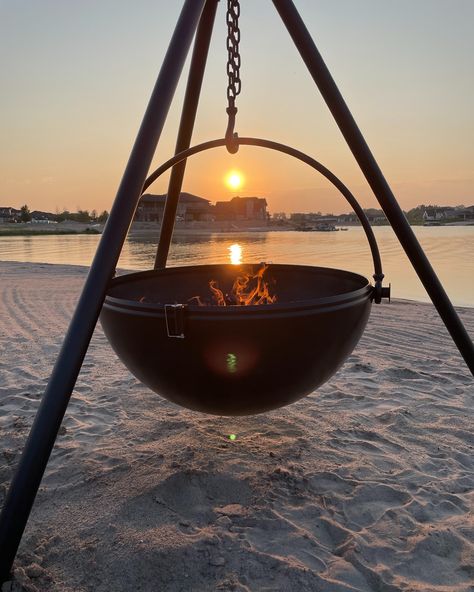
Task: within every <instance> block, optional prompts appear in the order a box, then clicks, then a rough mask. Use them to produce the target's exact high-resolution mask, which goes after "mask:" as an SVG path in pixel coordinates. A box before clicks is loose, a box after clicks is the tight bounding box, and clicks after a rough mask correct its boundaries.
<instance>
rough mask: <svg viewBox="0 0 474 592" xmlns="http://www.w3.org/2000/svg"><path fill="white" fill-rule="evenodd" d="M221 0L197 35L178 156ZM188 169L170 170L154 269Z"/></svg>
mask: <svg viewBox="0 0 474 592" xmlns="http://www.w3.org/2000/svg"><path fill="white" fill-rule="evenodd" d="M218 1H219V0H207V2H206V6H205V7H204V10H203V12H202V17H201V21H200V23H199V27H198V30H197V33H196V40H195V42H194V50H193V55H192V59H191V65H190V67H189V78H188V84H187V86H186V93H185V95H184V103H183V112H182V114H181V122H180V125H179V131H178V138H177V141H176V149H175V154H177V153H178V152H182V151H183V150H186V149H187V148H189V146H190V143H191V136H192V133H193V127H194V121H195V119H196V112H197V108H198V103H199V95H200V93H201V86H202V79H203V77H204V70H205V67H206V62H207V54H208V52H209V45H210V43H211V35H212V29H213V27H214V20H215V16H216V10H217V3H218ZM185 169H186V160H182V161H181V162H180V163H178V164H177V165H175V166H174V167H173V169H172V171H171V175H170V181H169V185H168V196H167V198H166V204H165V209H164V212H163V221H162V224H161V231H160V241H159V244H158V250H157V253H156V259H155V269H162V268H164V267H166V261H167V259H168V253H169V250H170V244H171V237H172V235H173V228H174V223H175V219H176V211H177V209H178V201H179V194H180V193H181V187H182V185H183V178H184V171H185Z"/></svg>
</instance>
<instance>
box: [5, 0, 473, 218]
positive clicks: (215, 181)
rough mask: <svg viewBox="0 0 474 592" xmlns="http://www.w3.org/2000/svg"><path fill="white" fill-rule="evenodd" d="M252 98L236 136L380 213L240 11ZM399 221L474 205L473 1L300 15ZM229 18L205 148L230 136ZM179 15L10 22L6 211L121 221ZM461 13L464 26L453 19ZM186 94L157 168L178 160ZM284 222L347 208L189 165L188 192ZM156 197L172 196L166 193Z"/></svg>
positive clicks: (207, 113)
mask: <svg viewBox="0 0 474 592" xmlns="http://www.w3.org/2000/svg"><path fill="white" fill-rule="evenodd" d="M241 4H242V17H241V31H242V40H241V53H242V67H241V76H242V94H241V95H240V96H239V97H238V100H237V106H238V108H239V113H238V116H237V125H236V129H237V131H238V132H239V133H240V135H251V136H257V137H266V138H269V139H272V140H276V141H281V142H283V143H286V144H290V145H293V146H295V147H296V148H298V149H301V150H303V151H306V152H308V153H309V154H310V155H311V156H313V157H315V158H317V159H318V160H320V161H321V162H322V163H323V164H324V165H326V166H328V167H329V168H330V169H331V170H333V171H334V172H335V173H336V174H337V175H338V176H339V177H340V178H341V179H342V180H343V181H344V182H345V183H346V184H347V185H348V186H349V187H350V189H351V190H352V191H353V192H354V193H355V195H356V196H357V197H358V198H359V199H360V201H361V203H362V204H363V205H364V206H365V207H374V206H377V202H376V200H375V198H374V197H373V196H372V194H371V191H370V189H369V188H368V186H367V184H366V182H365V180H364V178H363V176H362V174H361V173H360V171H359V169H358V167H357V165H356V163H355V161H354V159H353V157H352V155H351V154H350V151H349V150H348V148H347V146H346V145H345V142H344V140H343V139H342V136H341V134H340V132H339V130H338V129H337V126H336V125H335V123H334V121H333V120H332V117H331V115H330V113H329V111H328V110H327V108H326V106H325V104H324V103H323V101H322V99H321V97H320V95H319V93H318V91H317V89H316V88H315V86H314V83H313V82H312V80H311V79H310V77H309V75H308V74H307V71H306V70H305V67H304V65H303V63H302V62H301V60H300V58H299V57H298V55H297V53H296V50H295V49H294V47H293V46H292V43H291V41H290V39H289V37H288V35H287V33H286V31H285V30H284V28H283V25H282V24H281V21H279V18H278V16H277V14H276V12H275V10H274V9H273V6H272V4H271V2H264V1H263V0H259V1H258V2H251V3H250V2H247V3H246V2H242V3H241ZM295 4H296V6H297V7H298V9H299V10H300V12H301V14H302V16H303V18H304V19H305V21H306V23H307V26H308V28H309V29H310V31H311V33H312V34H313V36H314V38H315V41H316V43H317V45H318V47H319V49H320V51H321V53H322V55H323V57H324V59H325V60H326V62H327V64H328V66H329V68H330V70H331V72H332V74H333V76H334V78H335V80H336V82H337V83H338V85H339V87H340V90H341V92H342V94H343V96H344V97H345V99H346V101H347V103H348V105H349V108H350V109H351V111H352V113H353V115H354V117H355V119H356V121H357V122H358V124H359V126H360V128H361V130H362V132H363V134H364V135H365V137H366V140H367V142H368V144H369V146H370V147H371V149H372V151H373V153H374V155H375V157H376V159H377V161H378V162H379V165H380V166H381V168H382V170H383V172H384V174H385V176H386V177H387V180H388V181H389V183H390V184H391V186H392V189H393V190H394V192H395V194H396V195H397V198H398V199H399V202H400V205H401V206H402V207H403V208H404V209H409V208H410V207H413V206H415V205H417V204H420V203H439V204H449V205H457V204H461V203H464V204H466V205H471V204H473V203H474V166H473V158H472V154H473V148H474V140H473V138H474V114H473V109H472V105H473V104H474V82H473V77H472V72H473V71H474V35H472V22H474V3H473V2H472V1H471V0H454V2H453V3H448V2H446V1H444V0H417V2H416V3H413V2H412V1H410V2H409V1H408V0H399V1H397V2H382V3H381V2H379V1H378V0H377V1H376V0H362V1H361V2H353V1H352V0H338V2H336V3H329V2H327V1H323V0H296V1H295ZM224 5H225V3H220V5H219V12H218V21H217V24H216V29H215V35H214V37H213V43H212V46H211V54H210V58H209V63H208V69H207V71H206V77H205V80H204V88H203V93H202V99H201V103H200V108H199V113H198V120H197V123H196V128H195V134H194V142H195V143H197V142H201V141H204V140H208V139H213V138H217V137H222V135H223V134H224V131H225V126H226V114H225V108H226V99H225V90H226V84H227V80H226V75H225V60H226V52H225V27H224V16H225V15H224ZM180 7H181V3H180V2H173V3H171V4H170V3H169V2H165V0H156V1H155V2H149V1H147V0H137V2H134V3H117V2H113V1H112V0H103V1H102V2H101V3H96V2H93V1H92V0H84V1H83V2H80V3H65V2H63V1H60V0H45V1H44V2H41V3H38V2H35V0H25V1H24V2H21V3H16V2H11V3H2V5H1V7H0V64H1V71H2V87H3V89H5V90H4V91H3V92H2V93H1V95H0V122H1V129H2V134H1V137H2V140H1V143H0V163H1V170H2V174H1V175H0V205H1V206H8V205H11V206H14V207H20V206H21V205H22V204H24V203H27V204H28V205H29V206H30V209H42V210H49V211H55V210H56V209H60V210H61V209H63V208H67V209H69V210H76V209H78V208H82V209H89V210H90V209H96V210H102V209H110V207H111V204H112V201H113V199H114V196H115V193H116V190H117V187H118V185H119V182H120V179H121V175H122V173H123V169H124V167H125V164H126V161H127V159H128V155H129V152H130V149H131V146H132V144H133V141H134V138H135V135H136V133H137V130H138V126H139V124H140V121H141V118H142V116H143V112H144V110H145V107H146V104H147V101H148V97H149V94H150V92H151V89H152V86H153V84H154V81H155V79H156V76H157V73H158V71H159V66H160V63H161V60H162V58H163V55H164V52H165V51H166V46H167V43H168V41H169V39H170V36H171V33H172V30H173V28H174V25H175V22H176V18H177V16H178V14H179V10H180ZM453 7H455V10H454V9H453ZM183 88H184V84H183V83H181V84H180V87H179V89H178V92H177V96H176V100H175V103H174V105H173V108H172V110H171V112H170V116H169V120H168V122H167V124H166V126H165V129H164V132H163V136H162V141H161V142H160V145H159V147H158V150H157V153H156V157H155V165H158V164H160V163H161V162H163V161H164V160H166V159H167V158H169V157H170V156H171V154H172V152H173V148H174V144H175V138H176V130H177V125H178V121H179V108H180V105H181V101H182V95H183ZM234 168H238V169H241V170H242V172H243V173H244V174H245V177H246V183H245V186H244V187H243V189H242V190H240V191H239V194H240V195H258V196H260V197H265V198H267V201H268V203H269V209H270V211H272V212H276V211H286V212H290V211H317V210H321V211H325V212H330V211H333V212H343V211H348V210H349V208H348V206H346V204H345V202H344V201H343V200H342V198H340V197H339V196H337V195H335V194H334V192H333V190H332V188H331V187H330V186H329V185H328V183H327V182H326V181H325V180H324V179H322V178H320V177H319V176H318V175H317V173H315V172H314V171H312V170H311V169H309V168H308V167H305V165H302V164H300V163H298V162H296V161H292V160H291V159H290V158H289V157H285V156H282V155H278V154H273V153H271V152H266V151H264V150H262V149H258V148H241V150H240V152H239V153H238V154H237V155H235V156H231V155H229V154H227V153H226V152H225V150H224V149H219V150H214V151H212V152H209V153H206V154H204V155H200V156H196V157H195V158H194V159H193V160H192V161H190V162H189V166H188V171H187V175H186V178H185V183H184V188H183V189H184V190H186V191H189V192H192V193H195V194H197V195H201V196H202V197H206V198H208V199H211V200H213V201H215V200H217V199H227V198H229V197H231V196H232V195H233V194H234V193H235V192H231V191H230V190H229V189H228V188H227V187H226V186H225V184H224V183H223V177H224V175H225V173H226V172H227V171H228V170H230V169H234ZM151 191H154V192H156V193H163V192H165V191H166V179H163V180H160V182H158V183H156V184H155V185H154V186H153V187H152V189H151Z"/></svg>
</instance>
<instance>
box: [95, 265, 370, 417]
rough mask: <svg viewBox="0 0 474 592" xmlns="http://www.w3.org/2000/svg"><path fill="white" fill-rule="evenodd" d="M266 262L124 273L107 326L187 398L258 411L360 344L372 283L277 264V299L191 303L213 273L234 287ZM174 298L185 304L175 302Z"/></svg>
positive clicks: (197, 403) (192, 405) (156, 386)
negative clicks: (248, 302) (233, 303)
mask: <svg viewBox="0 0 474 592" xmlns="http://www.w3.org/2000/svg"><path fill="white" fill-rule="evenodd" d="M259 267H260V265H200V266H192V267H171V268H167V269H163V270H156V271H145V272H141V273H134V274H130V275H125V276H121V277H117V278H115V279H113V280H112V281H111V284H110V289H109V290H108V294H107V297H106V299H105V303H104V306H103V308H102V313H101V316H100V320H101V323H102V327H103V328H104V332H105V334H106V336H107V338H108V339H109V341H110V343H111V344H112V347H113V348H114V350H115V352H116V353H117V355H118V356H119V358H120V359H121V360H122V361H123V363H124V364H125V366H127V368H128V369H129V370H130V371H131V372H132V374H134V375H135V376H136V377H137V378H138V379H139V380H140V381H142V382H143V383H144V384H146V385H147V386H149V387H150V388H151V389H152V390H154V391H156V392H157V393H158V394H160V395H162V396H163V397H165V398H166V399H169V400H170V401H173V402H174V403H177V404H178V405H181V406H183V407H187V408H189V409H193V410H196V411H202V412H205V413H211V414H215V415H252V414H256V413H262V412H264V411H269V410H270V409H276V408H278V407H282V406H284V405H287V404H289V403H292V402H293V401H296V400H298V399H300V398H302V397H304V396H305V395H307V394H309V393H311V392H312V391H313V390H314V389H316V388H317V387H318V386H320V385H321V384H323V383H324V382H325V381H326V380H328V378H329V377H330V376H332V375H333V374H334V373H335V372H336V370H337V369H338V368H339V367H340V366H341V365H342V364H343V362H344V361H345V359H346V358H347V356H348V355H349V354H350V353H351V352H352V350H353V349H354V347H355V346H356V344H357V342H358V341H359V339H360V337H361V335H362V333H363V331H364V328H365V326H366V324H367V320H368V317H369V313H370V308H371V302H372V297H373V287H372V286H371V285H370V283H369V281H368V280H367V279H366V278H365V277H363V276H360V275H357V274H355V273H351V272H348V271H341V270H339V269H328V268H323V267H309V266H301V265H269V267H268V269H267V271H266V272H265V280H266V281H267V282H268V284H269V288H270V292H271V293H272V294H276V295H277V298H278V300H277V302H276V303H275V304H263V305H258V306H225V307H219V306H212V305H211V306H197V305H195V304H192V305H191V304H188V300H189V299H190V298H192V297H193V296H196V295H199V296H201V297H202V298H210V290H209V280H211V279H215V280H217V282H218V284H219V287H220V289H221V290H222V291H223V292H224V293H225V292H230V289H231V287H232V284H233V282H234V280H235V278H236V277H237V276H238V275H242V274H243V273H255V272H256V271H257V269H258V268H259ZM175 304H183V305H184V307H170V306H166V305H175ZM165 309H166V310H165ZM169 334H180V335H181V334H182V335H183V336H182V337H178V336H170V335H169Z"/></svg>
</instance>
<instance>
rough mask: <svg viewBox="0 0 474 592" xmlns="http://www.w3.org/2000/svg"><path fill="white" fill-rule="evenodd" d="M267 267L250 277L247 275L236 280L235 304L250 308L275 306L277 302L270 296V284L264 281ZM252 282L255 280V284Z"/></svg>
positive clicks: (233, 291)
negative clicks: (258, 305) (262, 305)
mask: <svg viewBox="0 0 474 592" xmlns="http://www.w3.org/2000/svg"><path fill="white" fill-rule="evenodd" d="M267 267H268V265H265V264H263V265H262V267H260V269H259V270H258V271H257V273H256V274H254V275H250V274H248V273H246V274H245V275H243V276H239V277H238V278H236V280H235V282H234V285H233V286H232V294H233V295H234V297H235V300H236V302H235V304H237V305H239V306H250V305H254V304H273V303H274V302H276V296H270V292H269V290H268V284H267V282H266V281H264V279H263V275H264V273H265V271H266V269H267ZM252 280H255V282H253V281H252ZM252 285H253V287H252Z"/></svg>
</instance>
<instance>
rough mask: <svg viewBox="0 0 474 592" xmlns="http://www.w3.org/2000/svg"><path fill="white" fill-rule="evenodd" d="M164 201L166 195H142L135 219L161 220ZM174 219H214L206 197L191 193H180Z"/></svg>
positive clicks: (186, 220)
mask: <svg viewBox="0 0 474 592" xmlns="http://www.w3.org/2000/svg"><path fill="white" fill-rule="evenodd" d="M165 203H166V195H153V194H151V193H146V194H145V195H142V197H141V198H140V201H139V203H138V207H137V211H136V213H135V220H137V221H138V222H161V220H162V219H163V212H164V209H165ZM176 219H177V220H178V221H180V220H181V221H185V222H192V221H194V220H199V221H201V222H212V221H213V220H214V213H213V207H212V206H211V203H210V201H209V200H208V199H204V198H202V197H198V196H197V195H192V194H191V193H181V194H180V196H179V202H178V209H177V212H176Z"/></svg>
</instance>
